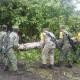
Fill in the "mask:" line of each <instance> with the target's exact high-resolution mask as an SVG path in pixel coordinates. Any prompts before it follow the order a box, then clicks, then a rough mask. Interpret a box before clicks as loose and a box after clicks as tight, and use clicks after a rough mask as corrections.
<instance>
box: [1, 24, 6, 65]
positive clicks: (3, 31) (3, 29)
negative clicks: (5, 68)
mask: <svg viewBox="0 0 80 80" xmlns="http://www.w3.org/2000/svg"><path fill="white" fill-rule="evenodd" d="M6 30H7V26H6V25H2V26H1V32H0V63H1V64H2V63H3V62H4V61H3V58H4V54H2V45H3V38H4V36H5V35H6Z"/></svg>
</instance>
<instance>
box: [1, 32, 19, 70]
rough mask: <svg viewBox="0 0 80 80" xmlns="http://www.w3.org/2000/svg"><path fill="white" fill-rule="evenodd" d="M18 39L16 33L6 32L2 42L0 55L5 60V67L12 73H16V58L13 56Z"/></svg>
mask: <svg viewBox="0 0 80 80" xmlns="http://www.w3.org/2000/svg"><path fill="white" fill-rule="evenodd" d="M18 41H19V37H18V35H17V33H16V32H7V33H6V36H5V37H4V41H3V43H4V44H3V48H2V53H4V54H5V57H6V58H7V61H6V64H5V65H6V66H8V67H9V69H11V70H12V71H17V58H16V55H15V54H14V49H16V48H17V47H18Z"/></svg>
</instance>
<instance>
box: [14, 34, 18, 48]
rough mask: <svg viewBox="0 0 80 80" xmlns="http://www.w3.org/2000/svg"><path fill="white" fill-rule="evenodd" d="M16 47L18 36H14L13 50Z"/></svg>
mask: <svg viewBox="0 0 80 80" xmlns="http://www.w3.org/2000/svg"><path fill="white" fill-rule="evenodd" d="M18 45H19V36H18V35H16V36H15V38H14V48H16V47H18Z"/></svg>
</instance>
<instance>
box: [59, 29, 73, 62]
mask: <svg viewBox="0 0 80 80" xmlns="http://www.w3.org/2000/svg"><path fill="white" fill-rule="evenodd" d="M67 35H69V33H68V32H67V31H65V30H64V31H63V32H60V36H61V37H60V38H61V39H62V42H63V46H62V52H60V54H59V61H63V60H65V61H67V62H68V63H71V61H72V59H71V51H72V48H71V45H70V43H69V39H68V37H67Z"/></svg>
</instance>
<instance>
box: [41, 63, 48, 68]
mask: <svg viewBox="0 0 80 80" xmlns="http://www.w3.org/2000/svg"><path fill="white" fill-rule="evenodd" d="M47 67H48V66H47V64H42V65H41V66H40V68H44V69H45V68H47Z"/></svg>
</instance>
